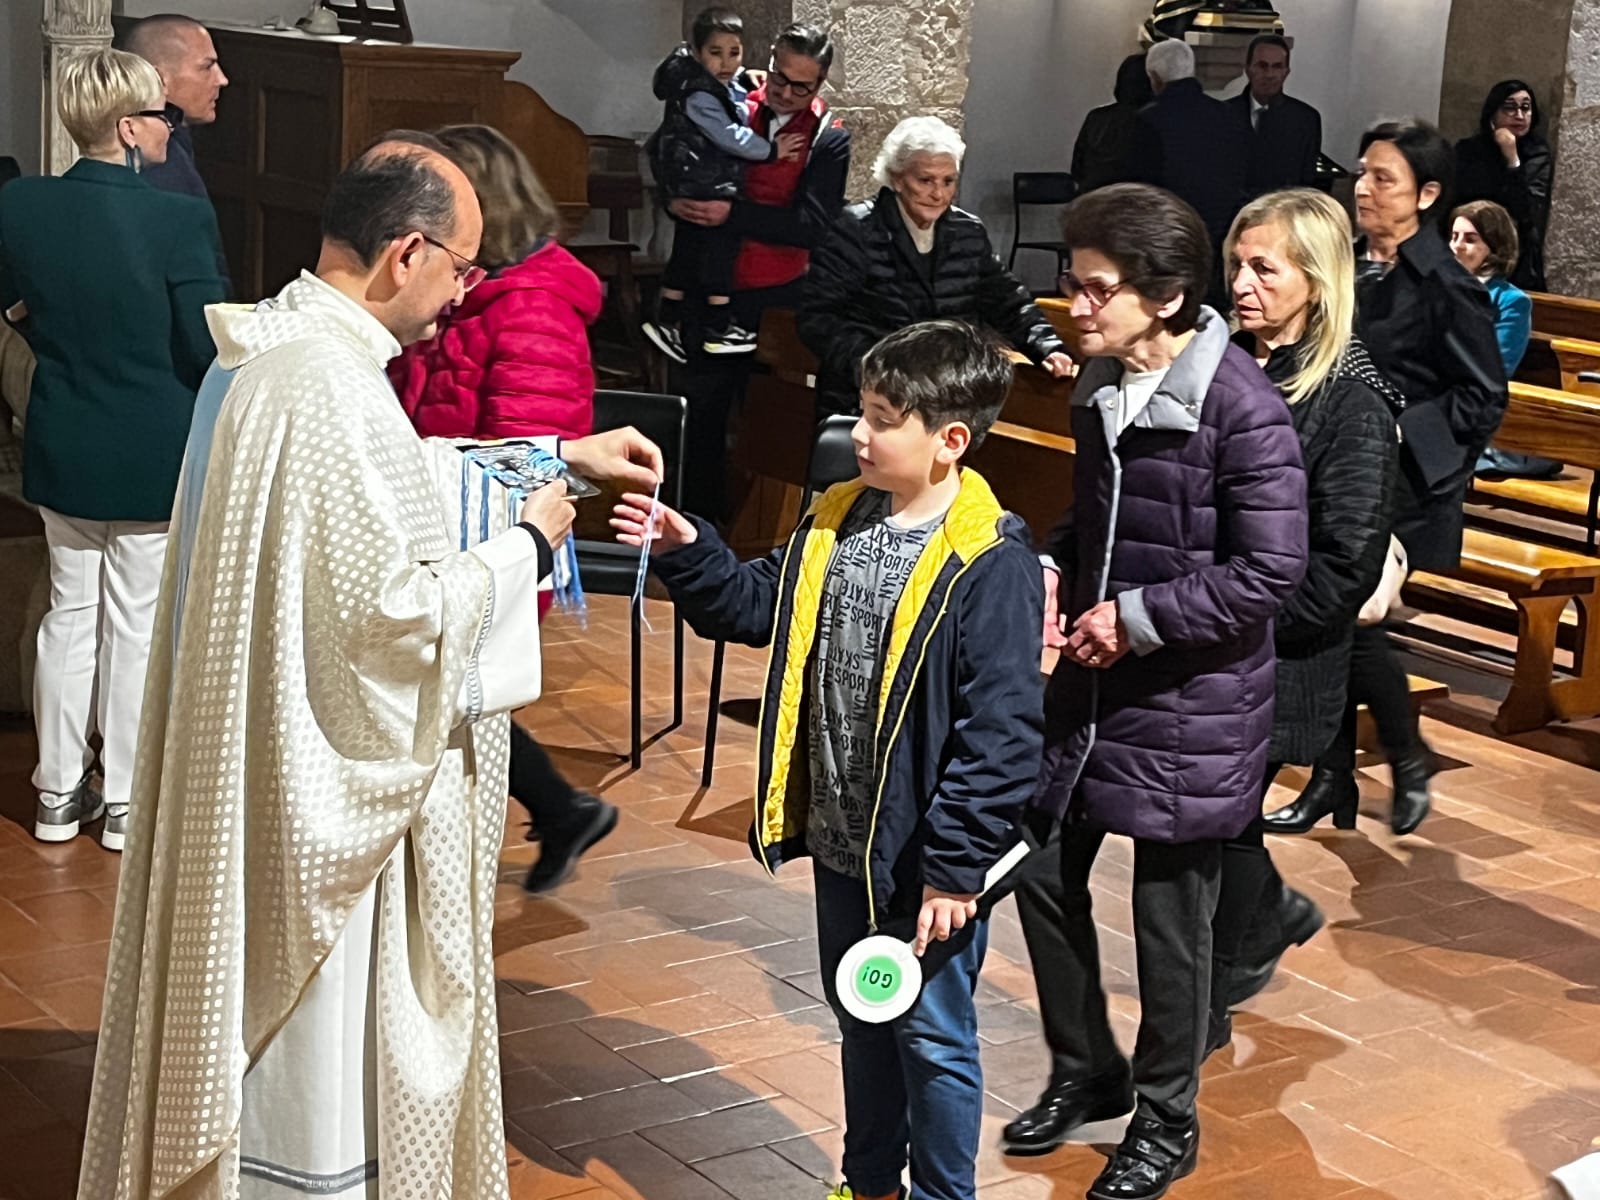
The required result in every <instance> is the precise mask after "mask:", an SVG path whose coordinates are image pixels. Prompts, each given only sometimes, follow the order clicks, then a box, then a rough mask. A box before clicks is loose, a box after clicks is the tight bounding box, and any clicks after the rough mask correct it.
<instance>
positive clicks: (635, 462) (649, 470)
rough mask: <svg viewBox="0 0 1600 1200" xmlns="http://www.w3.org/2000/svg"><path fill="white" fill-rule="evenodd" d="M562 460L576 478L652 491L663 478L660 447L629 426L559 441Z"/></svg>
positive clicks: (663, 468)
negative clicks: (621, 483) (603, 481)
mask: <svg viewBox="0 0 1600 1200" xmlns="http://www.w3.org/2000/svg"><path fill="white" fill-rule="evenodd" d="M561 457H562V458H563V459H564V460H565V461H566V464H567V465H568V466H569V467H571V468H572V469H573V470H574V471H576V472H577V473H578V474H579V475H583V476H586V477H587V478H589V479H616V480H620V481H621V482H623V483H625V484H627V485H628V486H630V487H638V488H654V487H655V486H656V483H657V482H658V481H659V480H660V479H662V478H663V477H664V475H665V467H664V466H663V465H662V460H661V448H660V447H659V446H657V445H656V444H655V443H654V442H652V441H651V440H650V439H649V438H647V437H645V436H644V434H642V433H640V432H639V431H638V430H637V429H634V428H633V427H632V426H628V427H627V428H625V429H612V430H608V431H607V432H605V433H593V434H590V435H589V436H588V437H581V438H575V439H574V440H572V441H570V442H562V443H561Z"/></svg>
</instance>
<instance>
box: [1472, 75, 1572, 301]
mask: <svg viewBox="0 0 1600 1200" xmlns="http://www.w3.org/2000/svg"><path fill="white" fill-rule="evenodd" d="M1542 125H1543V120H1542V117H1541V115H1540V112H1539V101H1538V100H1537V99H1536V98H1535V97H1534V94H1533V89H1532V88H1531V87H1529V86H1528V85H1527V84H1525V83H1523V82H1522V80H1520V79H1506V80H1502V81H1501V82H1500V83H1497V84H1495V85H1494V87H1492V88H1490V89H1489V95H1488V97H1487V98H1486V99H1485V100H1484V102H1483V115H1482V117H1481V119H1480V121H1479V129H1478V132H1477V133H1475V134H1473V135H1472V136H1471V137H1468V138H1462V139H1461V140H1460V141H1459V142H1457V143H1456V196H1455V202H1456V203H1457V204H1467V203H1469V202H1471V201H1473V200H1493V201H1494V202H1495V203H1496V204H1498V205H1500V206H1501V207H1502V208H1504V209H1505V210H1506V211H1507V212H1508V213H1510V214H1511V217H1512V219H1513V220H1514V221H1516V223H1517V242H1518V244H1519V245H1520V246H1521V248H1522V249H1521V253H1520V254H1519V255H1518V257H1517V264H1516V266H1515V267H1514V268H1512V270H1511V272H1510V279H1511V282H1512V283H1514V284H1516V285H1517V286H1518V287H1519V288H1522V289H1523V290H1524V291H1534V292H1542V291H1544V290H1545V281H1544V232H1545V226H1546V225H1548V224H1549V221H1550V181H1551V179H1552V178H1553V177H1554V175H1555V159H1554V157H1553V156H1552V155H1551V153H1550V143H1549V142H1547V141H1545V139H1544V135H1543V134H1542V133H1541V132H1540V129H1541V126H1542Z"/></svg>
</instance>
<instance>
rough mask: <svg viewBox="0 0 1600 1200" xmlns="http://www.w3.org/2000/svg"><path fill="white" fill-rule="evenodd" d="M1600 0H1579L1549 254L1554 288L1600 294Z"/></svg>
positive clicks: (1569, 293)
mask: <svg viewBox="0 0 1600 1200" xmlns="http://www.w3.org/2000/svg"><path fill="white" fill-rule="evenodd" d="M1597 180H1600V0H1574V2H1573V4H1572V21H1571V25H1570V27H1569V32H1568V39H1567V72H1566V97H1565V103H1564V104H1563V106H1562V112H1561V125H1560V127H1559V129H1558V130H1557V138H1556V179H1555V194H1554V196H1553V198H1552V203H1551V211H1550V232H1549V236H1548V238H1547V241H1546V248H1545V257H1546V259H1547V261H1548V267H1549V286H1550V290H1551V291H1552V292H1557V293H1560V294H1562V295H1566V296H1593V297H1596V298H1600V188H1597V184H1596V181H1597Z"/></svg>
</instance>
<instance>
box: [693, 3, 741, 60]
mask: <svg viewBox="0 0 1600 1200" xmlns="http://www.w3.org/2000/svg"><path fill="white" fill-rule="evenodd" d="M714 33H731V34H733V36H734V37H737V38H742V37H744V18H743V17H741V16H740V15H739V14H738V13H736V12H734V11H733V9H731V8H706V9H701V10H700V15H699V16H697V17H695V19H694V24H693V25H691V26H690V27H689V43H690V45H692V46H693V47H694V48H695V49H696V50H698V49H700V47H702V46H704V45H705V44H706V43H707V42H709V41H710V40H711V35H712V34H714Z"/></svg>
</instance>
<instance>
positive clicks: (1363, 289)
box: [1266, 121, 1506, 834]
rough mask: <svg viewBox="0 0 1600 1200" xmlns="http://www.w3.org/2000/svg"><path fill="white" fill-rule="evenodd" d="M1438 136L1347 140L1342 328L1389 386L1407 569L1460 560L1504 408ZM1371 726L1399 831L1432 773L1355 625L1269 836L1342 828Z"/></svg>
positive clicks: (1398, 698)
mask: <svg viewBox="0 0 1600 1200" xmlns="http://www.w3.org/2000/svg"><path fill="white" fill-rule="evenodd" d="M1451 159H1452V155H1451V153H1450V144H1449V143H1448V142H1446V141H1445V140H1444V138H1443V137H1441V136H1440V134H1439V131H1438V130H1436V129H1434V128H1433V127H1432V126H1431V125H1427V124H1424V123H1422V122H1420V121H1416V122H1411V121H1408V122H1386V123H1384V124H1382V125H1378V126H1375V127H1374V128H1372V129H1370V130H1368V131H1367V133H1366V135H1365V136H1364V137H1363V138H1362V139H1361V165H1360V173H1359V175H1358V177H1357V180H1356V220H1357V223H1358V224H1359V225H1360V227H1361V233H1362V237H1361V239H1360V240H1359V241H1358V242H1357V243H1356V333H1357V335H1358V336H1359V337H1360V338H1361V340H1362V341H1363V342H1364V343H1366V346H1367V350H1368V352H1369V353H1370V354H1371V356H1372V361H1373V362H1374V363H1375V364H1376V366H1377V368H1378V370H1379V371H1381V372H1382V373H1383V374H1384V376H1386V377H1387V378H1388V379H1389V381H1390V382H1392V383H1393V384H1394V385H1395V387H1396V388H1397V389H1398V391H1399V393H1400V396H1401V401H1400V403H1401V404H1402V405H1403V407H1402V408H1401V411H1400V414H1399V425H1400V481H1399V485H1398V488H1397V489H1396V491H1397V495H1396V510H1395V522H1394V532H1395V536H1397V537H1398V538H1399V539H1400V541H1401V542H1402V543H1403V544H1404V545H1405V548H1406V555H1407V558H1408V559H1409V561H1410V565H1411V567H1412V568H1413V569H1421V570H1428V571H1437V570H1448V569H1450V568H1452V567H1454V566H1456V565H1457V564H1458V563H1459V562H1460V559H1461V535H1462V528H1463V523H1464V517H1463V514H1462V510H1461V506H1462V503H1463V502H1464V501H1465V499H1466V494H1467V485H1468V483H1469V482H1470V481H1471V479H1472V468H1473V464H1474V463H1475V462H1477V459H1478V455H1479V454H1480V453H1481V452H1482V451H1483V448H1484V447H1485V446H1486V445H1488V444H1489V439H1490V437H1492V436H1493V434H1494V431H1495V429H1496V428H1498V427H1499V424H1500V418H1501V416H1502V415H1503V414H1504V412H1505V407H1506V375H1505V368H1504V366H1502V365H1501V361H1500V350H1499V346H1498V344H1497V343H1496V341H1495V333H1494V306H1493V304H1492V303H1491V302H1490V300H1489V293H1488V292H1487V291H1485V290H1484V287H1483V284H1481V283H1479V282H1478V281H1477V280H1476V279H1474V278H1473V277H1472V276H1471V275H1469V274H1467V271H1466V269H1465V268H1463V267H1462V266H1461V264H1460V263H1458V262H1457V261H1456V260H1455V257H1454V256H1453V255H1452V254H1451V253H1450V248H1449V247H1448V246H1447V245H1446V244H1445V241H1444V238H1443V237H1442V236H1441V234H1440V232H1439V228H1438V224H1437V219H1436V218H1437V215H1438V214H1440V213H1445V212H1449V211H1450V206H1449V204H1448V203H1447V199H1448V197H1447V196H1446V195H1445V192H1446V188H1447V185H1448V182H1449V180H1450V179H1451V177H1452V175H1453V173H1454V172H1453V170H1452V167H1453V163H1452V161H1451ZM1361 703H1365V704H1366V705H1367V707H1368V710H1369V711H1370V712H1371V713H1372V718H1373V721H1374V723H1375V724H1376V725H1377V727H1378V736H1379V740H1380V741H1382V743H1383V747H1384V751H1385V753H1386V754H1387V756H1388V759H1389V768H1390V771H1391V773H1392V775H1393V780H1394V807H1393V810H1392V812H1391V815H1390V825H1391V827H1392V828H1393V829H1394V831H1395V832H1396V833H1401V834H1404V833H1410V832H1411V831H1412V830H1414V829H1416V827H1417V826H1418V825H1420V824H1421V823H1422V820H1423V818H1424V817H1426V816H1427V815H1428V808H1429V803H1430V802H1429V797H1428V778H1429V776H1430V775H1431V774H1432V773H1433V771H1432V766H1431V762H1430V759H1429V754H1428V748H1427V746H1426V745H1424V744H1423V741H1422V735H1421V732H1420V730H1419V729H1418V727H1417V718H1416V714H1415V713H1414V712H1413V711H1412V708H1411V692H1410V685H1409V684H1408V682H1407V680H1406V673H1405V671H1404V669H1403V668H1402V667H1401V666H1400V663H1399V660H1398V659H1397V658H1396V657H1395V653H1394V649H1393V647H1392V646H1391V645H1390V643H1389V640H1388V637H1387V636H1386V635H1385V634H1384V632H1383V630H1382V629H1381V628H1380V627H1378V626H1372V627H1370V628H1363V629H1358V630H1357V631H1356V635H1355V641H1354V645H1353V646H1352V647H1351V652H1350V688H1349V698H1348V700H1347V702H1346V707H1345V715H1344V723H1343V725H1342V727H1341V729H1340V732H1339V736H1338V737H1337V738H1336V739H1335V740H1334V742H1333V745H1332V746H1330V747H1329V748H1328V750H1327V751H1326V752H1324V753H1323V754H1322V755H1321V756H1320V757H1319V758H1318V759H1317V764H1316V769H1315V770H1314V771H1313V772H1312V776H1311V782H1310V783H1308V784H1307V785H1306V789H1305V791H1303V792H1302V793H1301V794H1300V796H1299V797H1298V798H1297V799H1296V800H1295V801H1294V802H1293V803H1292V804H1289V805H1287V806H1286V807H1284V808H1280V809H1278V810H1277V811H1276V812H1273V813H1268V814H1267V817H1266V824H1267V828H1268V829H1269V830H1272V831H1273V832H1276V833H1304V832H1305V831H1306V830H1308V829H1310V828H1311V827H1312V826H1313V825H1315V824H1316V823H1317V822H1318V821H1320V820H1321V819H1322V818H1323V817H1325V816H1328V815H1330V814H1331V815H1332V816H1333V818H1334V824H1336V825H1339V826H1342V827H1344V828H1347V829H1348V828H1351V827H1353V826H1354V825H1355V819H1356V804H1357V800H1358V799H1359V797H1358V795H1357V792H1356V782H1355V761H1356V744H1355V718H1356V706H1357V705H1358V704H1361Z"/></svg>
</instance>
